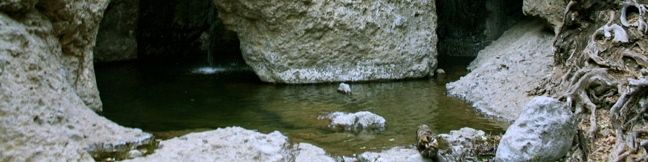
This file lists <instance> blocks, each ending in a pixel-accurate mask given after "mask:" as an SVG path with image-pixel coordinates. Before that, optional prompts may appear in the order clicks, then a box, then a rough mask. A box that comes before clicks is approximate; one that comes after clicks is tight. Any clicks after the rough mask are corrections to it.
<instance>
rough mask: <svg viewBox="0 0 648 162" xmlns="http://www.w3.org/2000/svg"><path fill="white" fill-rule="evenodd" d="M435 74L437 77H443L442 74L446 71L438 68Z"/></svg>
mask: <svg viewBox="0 0 648 162" xmlns="http://www.w3.org/2000/svg"><path fill="white" fill-rule="evenodd" d="M436 73H437V74H438V75H443V74H445V73H446V71H445V70H443V69H441V68H439V69H437V70H436Z"/></svg>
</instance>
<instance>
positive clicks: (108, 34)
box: [94, 0, 139, 62]
mask: <svg viewBox="0 0 648 162" xmlns="http://www.w3.org/2000/svg"><path fill="white" fill-rule="evenodd" d="M105 13H106V14H105V15H104V18H103V20H102V21H101V27H100V28H99V33H98V35H97V47H96V48H94V53H95V55H94V56H95V57H94V60H95V61H97V62H107V61H120V60H131V59H135V58H137V38H136V31H137V22H138V21H137V20H138V18H139V16H138V15H139V0H112V1H111V2H110V5H109V6H108V8H107V9H106V12H105Z"/></svg>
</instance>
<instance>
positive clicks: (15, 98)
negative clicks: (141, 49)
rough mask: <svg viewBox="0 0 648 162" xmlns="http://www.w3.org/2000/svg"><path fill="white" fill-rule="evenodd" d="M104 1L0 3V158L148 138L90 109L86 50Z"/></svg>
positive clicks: (60, 153)
mask: <svg viewBox="0 0 648 162" xmlns="http://www.w3.org/2000/svg"><path fill="white" fill-rule="evenodd" d="M3 2H5V1H3ZM12 2H17V3H18V2H27V1H12ZM107 3H108V2H107V1H106V0H49V1H39V2H38V4H36V5H37V6H38V7H35V8H34V7H25V8H23V9H18V11H16V10H9V11H7V10H4V8H1V9H0V150H2V151H0V161H28V160H33V161H78V160H81V161H90V160H92V157H91V156H90V153H89V151H90V152H93V151H104V150H106V151H113V149H128V148H129V147H130V146H133V147H134V146H138V145H140V144H143V143H146V142H148V141H150V140H151V135H149V134H147V133H143V132H142V131H141V130H138V129H129V128H124V127H121V126H119V125H117V124H115V123H113V122H111V121H109V120H107V119H105V118H103V117H100V116H98V115H97V114H95V112H93V111H92V110H91V109H90V108H93V109H94V110H99V109H100V107H101V102H100V101H99V98H98V97H99V96H98V92H97V89H96V84H95V81H94V70H93V68H92V67H93V64H92V50H91V49H92V47H93V46H94V36H95V35H96V32H97V24H98V22H99V20H100V19H101V14H102V13H103V10H104V9H105V7H106V5H107ZM23 4H31V2H29V3H23ZM24 6H29V5H24ZM8 12H13V13H11V14H7V13H8ZM130 144H132V145H130Z"/></svg>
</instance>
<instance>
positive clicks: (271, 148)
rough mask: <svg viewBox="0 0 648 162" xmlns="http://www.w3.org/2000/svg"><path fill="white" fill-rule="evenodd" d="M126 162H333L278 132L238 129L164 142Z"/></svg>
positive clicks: (304, 144)
mask: <svg viewBox="0 0 648 162" xmlns="http://www.w3.org/2000/svg"><path fill="white" fill-rule="evenodd" d="M129 161H295V162H310V161H323V162H333V161H335V160H334V159H333V158H332V157H330V156H328V155H326V152H324V150H322V149H321V148H319V147H316V146H313V145H311V144H307V143H300V144H295V145H292V146H291V144H290V143H289V142H288V137H286V136H284V135H283V134H281V133H279V132H276V131H275V132H272V133H268V134H262V133H259V132H255V131H250V130H245V129H243V128H240V127H229V128H222V129H217V130H214V131H207V132H200V133H191V134H188V135H184V136H181V137H176V138H173V139H169V140H165V141H162V142H161V143H160V149H158V150H156V151H155V153H154V154H151V155H149V156H145V157H140V158H135V159H132V160H129Z"/></svg>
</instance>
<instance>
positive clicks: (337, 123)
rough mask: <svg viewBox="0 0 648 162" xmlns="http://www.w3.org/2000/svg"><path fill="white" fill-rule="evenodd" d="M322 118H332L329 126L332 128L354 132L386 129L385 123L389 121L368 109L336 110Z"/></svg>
mask: <svg viewBox="0 0 648 162" xmlns="http://www.w3.org/2000/svg"><path fill="white" fill-rule="evenodd" d="M320 119H328V120H330V121H331V123H330V124H329V127H331V128H340V129H344V130H347V131H354V132H360V131H363V130H367V131H382V130H385V124H386V123H387V121H386V120H385V118H383V117H382V116H380V115H376V114H374V113H371V112H368V111H360V112H356V113H345V112H334V113H330V114H328V115H324V116H321V117H320Z"/></svg>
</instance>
